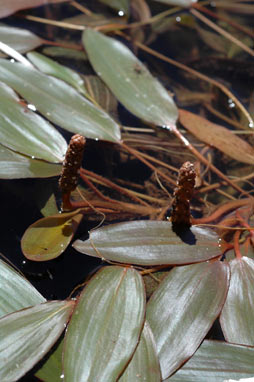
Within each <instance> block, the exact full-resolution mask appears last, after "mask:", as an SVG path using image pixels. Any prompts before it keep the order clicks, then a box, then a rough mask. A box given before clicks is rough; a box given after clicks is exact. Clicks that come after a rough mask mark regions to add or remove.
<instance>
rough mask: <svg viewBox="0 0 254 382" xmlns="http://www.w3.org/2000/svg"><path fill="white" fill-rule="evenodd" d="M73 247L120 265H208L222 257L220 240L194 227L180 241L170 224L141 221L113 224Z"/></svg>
mask: <svg viewBox="0 0 254 382" xmlns="http://www.w3.org/2000/svg"><path fill="white" fill-rule="evenodd" d="M73 247H74V248H75V249H76V250H77V251H79V252H81V253H85V254H87V255H90V256H94V257H102V258H105V259H107V260H111V261H118V262H120V263H130V264H140V265H156V264H186V263H195V262H199V261H205V260H208V259H210V258H212V257H215V256H218V255H219V253H220V249H219V242H218V236H217V235H216V233H215V232H213V231H212V230H210V229H204V228H200V227H195V226H192V227H191V229H190V230H187V231H186V232H185V233H183V235H182V237H179V236H178V235H176V234H175V233H174V232H173V231H172V226H171V223H169V222H166V221H149V220H144V221H142V220H139V221H130V222H124V223H117V224H111V225H108V226H105V227H102V228H99V229H96V230H93V231H92V232H90V237H89V239H88V240H86V241H82V240H76V241H75V242H74V244H73Z"/></svg>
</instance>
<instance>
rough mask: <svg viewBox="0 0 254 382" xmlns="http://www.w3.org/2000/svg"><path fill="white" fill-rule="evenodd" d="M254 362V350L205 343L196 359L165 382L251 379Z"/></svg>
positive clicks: (217, 342)
mask: <svg viewBox="0 0 254 382" xmlns="http://www.w3.org/2000/svg"><path fill="white" fill-rule="evenodd" d="M253 359H254V349H253V348H248V347H247V346H240V345H231V344H227V343H225V342H222V341H207V340H205V341H204V342H203V343H202V345H201V346H200V348H199V349H198V350H197V351H196V353H195V354H194V355H193V357H192V358H191V359H190V360H189V361H188V362H187V363H186V364H185V365H183V366H182V367H181V369H179V370H178V371H177V372H176V373H175V374H174V375H173V376H172V377H170V378H168V379H166V380H165V381H164V382H226V381H227V380H228V379H235V380H237V381H238V380H239V379H240V378H248V377H249V378H251V377H254V368H253ZM252 379H253V378H251V379H250V380H248V381H249V382H251V381H252ZM240 381H241V380H240ZM240 381H239V382H240ZM246 382H247V381H246Z"/></svg>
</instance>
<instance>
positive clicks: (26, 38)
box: [0, 25, 43, 53]
mask: <svg viewBox="0 0 254 382" xmlns="http://www.w3.org/2000/svg"><path fill="white" fill-rule="evenodd" d="M0 41H1V42H3V43H5V44H7V45H9V46H11V47H12V48H13V49H15V50H17V51H18V52H19V53H25V52H28V51H29V50H32V49H35V48H37V47H38V46H40V45H41V44H42V42H43V40H42V39H40V38H39V37H38V36H36V35H35V34H34V33H32V32H30V31H29V30H26V29H21V28H14V27H9V26H7V25H1V26H0Z"/></svg>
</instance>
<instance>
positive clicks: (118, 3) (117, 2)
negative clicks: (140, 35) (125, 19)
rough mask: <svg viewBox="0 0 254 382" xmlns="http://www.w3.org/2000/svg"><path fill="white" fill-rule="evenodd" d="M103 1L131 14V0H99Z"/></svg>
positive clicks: (126, 13)
mask: <svg viewBox="0 0 254 382" xmlns="http://www.w3.org/2000/svg"><path fill="white" fill-rule="evenodd" d="M99 1H100V2H101V3H103V4H106V5H108V6H109V7H111V8H113V9H116V10H117V11H123V12H124V14H125V15H127V16H128V14H129V0H99Z"/></svg>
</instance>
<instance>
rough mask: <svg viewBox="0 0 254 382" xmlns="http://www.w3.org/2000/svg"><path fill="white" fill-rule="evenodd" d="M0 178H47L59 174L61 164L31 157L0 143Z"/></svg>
mask: <svg viewBox="0 0 254 382" xmlns="http://www.w3.org/2000/svg"><path fill="white" fill-rule="evenodd" d="M0 164H1V165H0V178H1V179H19V178H48V177H50V176H56V175H59V174H60V172H61V169H62V165H58V164H53V163H47V162H44V161H41V160H37V159H31V158H28V157H26V156H25V155H21V154H18V153H15V152H14V151H12V150H9V149H7V148H6V147H4V146H2V145H0Z"/></svg>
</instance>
